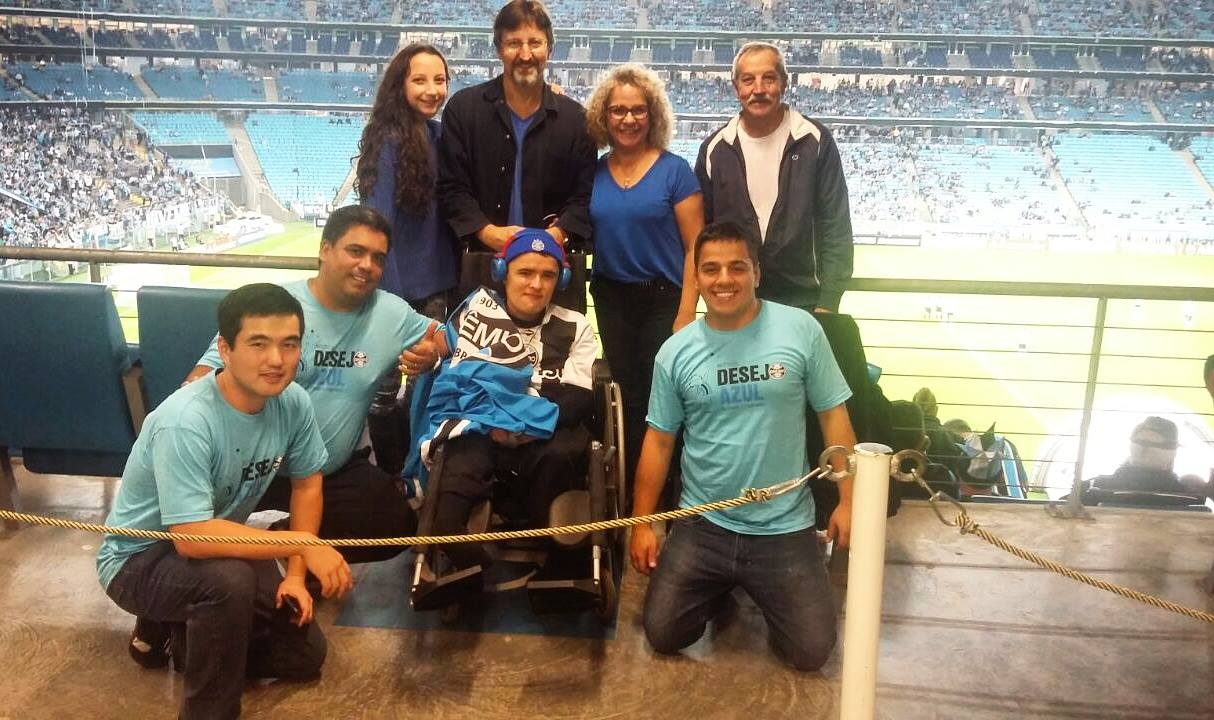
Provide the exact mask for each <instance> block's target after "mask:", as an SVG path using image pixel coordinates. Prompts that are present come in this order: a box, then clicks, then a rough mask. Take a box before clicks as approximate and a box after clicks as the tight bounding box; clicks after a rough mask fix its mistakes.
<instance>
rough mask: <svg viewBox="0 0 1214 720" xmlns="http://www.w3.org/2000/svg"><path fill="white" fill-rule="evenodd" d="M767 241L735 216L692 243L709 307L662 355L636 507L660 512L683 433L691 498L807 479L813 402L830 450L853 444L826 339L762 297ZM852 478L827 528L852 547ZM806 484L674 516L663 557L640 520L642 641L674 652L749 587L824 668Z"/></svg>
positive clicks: (815, 544)
mask: <svg viewBox="0 0 1214 720" xmlns="http://www.w3.org/2000/svg"><path fill="white" fill-rule="evenodd" d="M758 256H759V242H758V240H757V239H755V238H752V237H750V236H749V234H748V233H747V231H746V230H745V229H743V228H742V227H740V226H739V225H737V224H734V223H718V224H715V225H710V226H709V227H707V228H705V229H704V231H703V232H702V233H701V234H700V236H699V238H697V239H696V244H695V256H694V261H695V268H696V283H697V285H698V286H699V292H700V295H701V297H703V298H704V303H705V305H706V306H707V308H708V312H707V314H706V315H705V316H704V317H703V318H700V319H699V320H696V321H695V322H693V323H692V324H690V325H688V326H686V327H685V328H683V329H682V330H680V331H679V332H677V333H675V335H674V336H672V337H671V338H670V339H669V340H667V341H666V343H665V344H663V345H662V349H661V350H660V351H659V352H658V355H657V359H656V361H655V363H654V368H653V386H652V391H651V393H650V397H649V415H648V418H647V420H648V423H649V429H648V431H647V432H646V435H645V442H644V445H643V446H642V448H641V458H640V462H639V463H638V465H637V472H636V488H635V501H634V513H635V514H636V515H646V514H649V513H651V512H653V511H654V509H655V508H656V507H657V502H658V498H659V496H660V495H661V491H662V485H663V483H664V482H665V478H666V473H667V470H668V468H669V466H670V459H671V454H672V452H673V450H674V447H675V435H676V434H677V433H678V431H679V430H680V429H682V430H683V440H684V447H683V455H682V473H683V493H682V497H680V498H679V505H680V506H681V507H691V506H693V505H698V504H701V503H706V502H711V501H714V500H722V499H727V498H733V497H737V496H738V495H739V494H741V493H742V492H743V491H744V490H745V489H746V488H749V487H766V486H768V485H773V484H775V483H779V482H783V481H785V480H789V479H791V478H795V477H799V476H801V475H804V474H805V473H806V472H807V471H808V468H809V464H808V462H807V460H806V457H805V452H806V451H805V422H806V420H805V418H806V414H807V412H809V411H810V410H811V409H812V410H813V411H814V413H815V414H816V416H817V421H818V423H819V424H820V425H821V428H822V436H823V438H824V439H825V441H826V445H827V446H830V445H842V446H844V447H846V448H848V449H850V448H851V447H852V446H853V445H855V443H856V438H855V433H854V432H853V430H852V427H851V420H850V419H849V418H848V415H847V407H846V406H845V405H844V402H845V401H846V400H847V399H848V398H849V397H850V396H851V391H850V390H849V389H848V387H847V383H846V382H845V381H844V380H843V375H842V373H841V372H840V371H839V367H838V365H837V364H836V363H835V359H834V356H833V355H832V354H831V351H830V346H829V345H828V343H827V340H826V336H825V335H824V334H823V332H822V329H821V327H820V326H819V325H818V323H817V322H816V321H815V320H814V319H813V318H812V317H810V315H809V314H808V313H806V312H805V311H803V310H798V309H796V308H791V307H788V306H785V305H780V304H777V303H774V302H771V301H769V300H762V301H760V300H759V299H758V298H757V297H756V296H755V288H756V287H758V284H759V261H758ZM851 490H852V488H851V480H850V478H848V479H846V480H844V481H842V482H840V483H839V496H840V498H839V507H838V508H837V509H836V510H835V512H834V513H833V514H832V515H831V518H830V528H829V535H830V536H831V537H832V538H833V539H835V540H836V542H837V543H838V545H839V546H840V547H846V545H847V540H848V534H849V531H850V528H851V494H852V493H851ZM813 524H814V505H813V495H812V494H811V493H810V491H809V488H808V487H807V486H802V487H800V488H798V489H797V490H795V491H793V492H789V493H786V494H784V495H780V496H778V497H776V498H774V499H772V500H771V501H769V502H764V503H754V504H750V505H743V506H741V507H737V508H731V509H728V510H724V511H720V512H714V513H708V514H706V515H703V516H695V517H691V518H686V519H683V520H678V521H675V523H674V525H673V526H672V527H671V530H670V533H669V534H668V536H667V538H666V543H665V545H664V546H663V547H662V549H661V553H660V554H659V552H658V540H657V537H656V536H655V535H654V532H653V530H652V529H651V528H650V527H648V526H645V525H640V526H637V527H635V528H633V531H632V541H631V551H630V552H631V556H632V564H633V567H635V568H636V569H637V570H638V571H639V572H641V573H644V574H647V575H651V577H650V580H649V588H648V590H647V592H646V594H645V609H644V625H645V636H646V637H647V638H648V640H649V643H650V645H652V646H653V648H654V649H655V650H657V651H658V652H660V653H676V652H678V651H679V650H681V649H683V648H685V647H687V646H688V645H691V644H692V643H694V642H695V641H696V640H698V639H699V638H700V636H701V635H703V634H704V629H705V626H706V624H707V622H708V621H709V620H711V619H712V618H713V617H715V616H716V615H717V614H718V613H719V612H720V611H721V610H722V609H723V608H724V606H725V604H726V602H727V598H728V596H729V594H730V592H731V591H732V590H733V589H734V588H735V587H741V588H742V589H743V590H745V591H746V593H747V594H748V595H749V596H750V597H751V599H753V600H754V602H755V604H756V605H758V607H759V609H760V610H761V611H762V613H763V617H764V618H765V619H766V620H767V625H768V629H769V631H770V644H771V646H772V648H773V649H774V650H775V652H776V654H777V655H778V656H779V657H780V658H781V659H782V660H783V661H784V662H785V663H787V664H788V665H790V666H792V667H794V668H796V669H798V670H817V669H818V668H820V667H821V666H822V665H823V664H824V663H825V662H826V660H827V659H828V658H829V657H830V653H831V651H832V650H833V648H834V645H835V639H836V628H835V625H836V619H835V606H834V599H833V598H832V596H831V590H830V585H829V582H828V579H827V574H826V568H825V564H824V562H823V557H822V549H821V547H820V545H819V541H818V536H817V533H816V532H815V531H814V528H813Z"/></svg>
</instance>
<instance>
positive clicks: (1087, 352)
mask: <svg viewBox="0 0 1214 720" xmlns="http://www.w3.org/2000/svg"><path fill="white" fill-rule="evenodd" d="M3 259H11V260H26V261H60V262H62V261H72V262H76V263H87V264H88V266H89V275H90V278H92V279H93V280H94V281H95V282H99V281H101V279H102V277H103V275H102V272H101V268H102V267H103V266H104V265H106V264H118V263H141V264H163V265H187V266H209V267H230V268H263V269H286V270H301V271H308V270H315V269H316V267H317V260H316V258H314V257H288V256H269V255H233V254H223V255H215V254H206V253H177V252H140V251H122V250H120V251H111V250H84V249H72V248H27V247H13V246H0V260H3ZM872 293H877V294H880V295H879V297H881V298H882V300H883V301H884V300H885V298H884V296H886V295H888V294H898V295H901V296H908V295H919V296H924V297H931V298H935V299H937V300H938V299H939V298H941V297H954V298H960V302H962V303H965V302H973V301H975V299H976V298H979V297H981V298H986V299H988V300H990V299H999V298H1016V297H1019V298H1038V299H1044V298H1054V299H1059V300H1060V301H1069V302H1072V303H1075V302H1080V303H1082V302H1084V301H1086V304H1084V305H1083V306H1082V307H1071V308H1070V309H1069V310H1067V312H1065V313H1063V314H1064V315H1065V317H1062V318H1054V317H1029V318H1010V319H997V318H978V319H957V320H952V319H950V320H947V321H943V320H941V319H940V318H930V317H928V318H924V317H919V318H914V317H905V316H904V317H901V318H898V317H891V313H888V312H886V313H880V312H879V313H876V314H871V313H865V312H862V311H861V312H853V314H854V315H855V316H856V319H857V322H858V323H859V324H860V326H861V329H862V330H863V331H864V337H865V338H866V340H867V341H868V344H867V345H866V347H867V349H868V353H869V357H870V359H872V358H874V357H877V358H878V359H884V362H883V363H878V364H884V365H885V366H886V369H885V377H886V378H889V379H891V384H898V385H900V386H901V389H902V390H903V391H904V392H905V391H907V390H908V389H909V388H911V387H912V386H913V385H920V384H923V385H931V384H933V383H936V382H941V383H952V384H953V385H954V386H956V385H958V383H960V384H962V385H964V384H965V383H968V382H972V383H982V382H988V383H991V382H994V383H1023V384H1033V385H1047V386H1052V387H1057V388H1060V390H1058V391H1056V392H1051V393H1049V395H1050V396H1051V400H1053V399H1054V398H1063V399H1062V400H1061V401H1051V402H1041V401H1034V402H1032V403H1025V404H1021V405H1012V404H1008V403H1004V404H1000V403H998V402H989V401H988V399H987V398H983V397H980V396H979V397H954V398H942V399H941V401H940V404H941V406H945V407H949V408H953V409H959V410H962V411H970V412H973V413H975V414H981V413H982V412H987V413H992V412H997V411H1000V410H1003V411H1010V410H1013V409H1014V410H1016V411H1020V412H1024V411H1028V412H1033V413H1040V414H1051V413H1052V414H1054V415H1058V414H1068V413H1069V414H1074V413H1078V414H1079V423H1078V427H1077V428H1075V431H1074V432H1069V431H1068V432H1064V433H1059V432H1057V431H1054V432H1042V430H1045V429H1046V428H1045V427H1042V428H1041V429H1040V430H1039V429H1035V428H1029V427H1020V428H1016V429H1014V430H1006V429H1005V430H1001V433H1002V434H1004V435H1006V436H1009V437H1013V438H1017V439H1018V440H1023V441H1025V442H1026V444H1028V443H1030V442H1031V443H1033V444H1034V445H1040V444H1041V443H1040V442H1039V441H1040V439H1041V438H1042V437H1047V438H1054V439H1058V438H1064V439H1066V440H1069V441H1073V440H1075V439H1077V441H1078V448H1077V449H1076V450H1075V452H1074V455H1073V456H1071V454H1070V448H1069V447H1067V448H1065V450H1066V452H1065V453H1064V456H1063V457H1057V456H1050V457H1044V456H1039V455H1040V454H1039V453H1036V452H1034V453H1033V454H1032V456H1030V457H1025V458H1024V460H1025V462H1026V463H1027V464H1029V465H1034V466H1037V467H1046V468H1048V465H1049V464H1050V463H1058V464H1061V465H1062V466H1064V467H1065V466H1067V465H1071V466H1073V468H1074V473H1073V478H1072V482H1070V483H1069V486H1070V487H1069V489H1070V493H1069V499H1068V500H1067V504H1066V508H1065V509H1064V514H1068V515H1079V514H1081V512H1082V511H1081V498H1080V492H1079V490H1080V487H1081V484H1082V481H1083V479H1084V474H1085V470H1084V462H1085V457H1086V456H1088V448H1089V439H1090V434H1091V430H1092V422H1093V417H1094V414H1095V413H1096V412H1097V399H1098V396H1099V392H1100V390H1101V389H1102V388H1114V387H1116V388H1121V387H1125V386H1132V387H1134V388H1141V389H1156V390H1163V389H1171V390H1176V391H1179V392H1189V391H1190V389H1192V390H1194V391H1195V390H1196V389H1197V388H1199V387H1200V384H1199V383H1198V376H1199V373H1198V372H1197V371H1196V370H1195V371H1194V372H1193V373H1192V374H1191V376H1189V375H1188V374H1187V372H1186V374H1185V375H1184V376H1183V377H1171V376H1167V377H1161V376H1159V374H1158V373H1154V374H1148V375H1147V377H1144V378H1142V380H1141V381H1134V382H1128V381H1117V380H1116V379H1115V378H1114V379H1111V380H1110V379H1105V380H1102V379H1101V369H1102V367H1103V365H1102V362H1103V363H1107V362H1109V361H1113V360H1121V359H1127V360H1131V361H1133V362H1138V363H1142V362H1144V361H1145V362H1148V363H1164V362H1174V361H1182V362H1183V363H1187V364H1191V365H1193V366H1195V367H1199V366H1200V364H1201V361H1202V360H1203V359H1204V356H1205V355H1206V354H1208V353H1209V351H1210V350H1212V349H1214V344H1211V343H1205V342H1204V339H1205V338H1207V337H1208V338H1212V339H1214V326H1211V327H1208V328H1202V327H1186V328H1178V327H1171V328H1163V329H1161V328H1158V327H1154V326H1151V325H1149V324H1148V325H1138V326H1135V325H1130V324H1126V323H1125V322H1123V321H1119V322H1116V323H1110V319H1109V318H1110V315H1109V312H1110V303H1117V302H1122V301H1134V302H1152V301H1171V302H1175V301H1181V302H1185V303H1211V304H1214V287H1148V286H1129V285H1088V284H1083V283H1036V282H995V281H953V280H913V279H912V280H901V279H886V278H855V279H853V280H852V281H851V284H850V286H849V289H848V294H847V295H846V296H845V307H844V309H845V310H849V308H848V307H847V305H848V303H849V302H852V301H857V300H859V299H861V298H863V296H864V295H866V294H872ZM1009 302H1011V301H1010V300H1009ZM857 304H859V305H864V303H863V302H858V303H857ZM869 304H870V305H872V303H869ZM883 304H885V305H886V306H888V303H887V302H883ZM929 304H930V303H929ZM907 305H913V301H911V302H906V301H903V300H900V301H899V303H898V304H897V306H899V307H903V308H904V307H905V306H907ZM889 307H894V306H889ZM903 315H906V313H905V312H903ZM891 323H897V324H905V325H907V326H909V327H910V328H912V329H914V328H922V327H928V326H933V327H935V329H936V330H940V329H941V328H944V329H945V330H948V331H950V332H953V333H954V335H956V336H958V337H961V338H966V339H967V342H966V343H964V344H962V343H953V344H952V345H951V346H950V345H947V344H946V343H942V342H935V343H932V342H918V341H914V340H911V341H906V340H903V341H901V342H899V341H898V340H897V338H896V337H895V338H893V339H891V338H890V336H891V335H898V333H891V332H889V329H890V327H892V326H891V325H890V324H891ZM1047 331H1049V332H1052V333H1054V334H1061V335H1063V336H1065V337H1066V338H1067V343H1068V344H1067V347H1065V348H1063V349H1058V348H1052V347H1046V348H1044V349H1036V348H1025V347H1022V346H1021V347H1015V346H1013V345H1014V344H1012V343H1003V344H1000V343H993V344H992V343H987V344H985V345H984V344H982V343H981V342H978V341H977V340H975V341H974V342H969V340H968V338H970V337H976V336H978V335H981V334H983V333H984V332H985V334H987V335H990V334H991V333H999V332H1008V333H1023V332H1039V333H1045V332H1047ZM1110 332H1112V333H1118V334H1120V335H1125V334H1126V333H1127V332H1144V333H1150V332H1168V333H1188V334H1194V335H1196V337H1197V338H1198V341H1197V342H1196V344H1198V345H1201V346H1202V347H1204V348H1205V350H1204V351H1202V352H1200V353H1196V354H1191V355H1187V356H1186V355H1177V354H1176V353H1171V354H1169V353H1162V352H1161V353H1152V352H1151V350H1150V347H1149V346H1146V347H1144V349H1143V351H1142V352H1136V353H1126V352H1124V351H1122V352H1110V351H1108V350H1107V349H1106V347H1105V345H1106V336H1107V333H1110ZM901 335H902V336H903V337H905V336H906V335H907V333H905V332H904V333H901ZM912 335H913V333H912ZM1122 343H1123V344H1124V338H1122ZM1045 344H1047V345H1048V343H1045ZM910 354H914V356H915V357H916V358H917V361H916V362H899V361H898V358H899V357H903V358H905V357H906V356H908V355H910ZM957 354H961V355H962V356H963V357H966V358H983V357H988V358H989V357H1001V358H1004V361H1003V362H1001V363H992V364H1004V365H1006V364H1008V363H1007V362H1006V359H1007V358H1012V359H1013V361H1018V362H1020V364H1022V365H1024V364H1028V360H1030V359H1036V360H1042V361H1044V362H1046V363H1048V364H1053V365H1065V364H1069V365H1070V366H1071V367H1072V368H1078V367H1079V366H1080V364H1082V365H1083V368H1084V369H1083V370H1077V369H1073V370H1072V371H1071V372H1070V373H1069V374H1068V373H1066V372H1058V373H1048V376H1045V375H1047V374H1040V375H1035V374H1034V371H1033V370H1032V369H1029V370H1028V371H1025V372H1019V373H1013V374H1007V373H1004V374H991V373H984V372H982V371H981V370H980V369H974V370H973V371H970V372H965V373H961V372H948V373H938V372H934V371H931V370H927V369H924V367H925V366H927V367H935V366H936V364H937V363H941V364H947V363H945V362H944V361H940V360H928V361H927V362H925V361H924V358H937V359H939V358H952V360H950V361H949V362H953V363H954V364H955V362H956V360H955V358H956V356H957ZM966 362H969V361H966ZM974 362H975V364H976V362H977V361H974ZM910 365H917V366H918V367H909V366H910ZM1165 375H1166V373H1165ZM1080 387H1081V388H1082V390H1083V394H1082V401H1081V402H1078V403H1075V402H1072V403H1070V404H1068V403H1067V402H1066V401H1065V395H1066V393H1065V392H1063V391H1062V390H1066V391H1069V392H1071V394H1072V395H1073V394H1074V391H1075V390H1076V389H1078V388H1080ZM909 391H910V392H913V389H911V390H909ZM1201 394H1202V396H1204V389H1202V390H1201ZM893 397H895V395H894V393H892V392H891V398H893ZM1195 407H1196V404H1195V403H1193V404H1191V408H1190V410H1189V411H1188V414H1190V415H1192V416H1194V417H1199V418H1203V420H1202V422H1203V423H1204V422H1205V421H1204V418H1208V417H1211V414H1210V413H1204V412H1200V411H1198V410H1196V409H1193V408H1195ZM1106 411H1107V408H1106ZM1127 412H1129V410H1127ZM1141 414H1143V415H1145V414H1149V413H1147V412H1146V411H1142V412H1141ZM1057 424H1058V423H1055V425H1057ZM1067 424H1068V425H1070V423H1067ZM1206 426H1207V427H1208V423H1207V424H1206ZM974 429H975V430H981V429H984V427H983V428H979V427H974ZM1207 442H1209V441H1207ZM1125 444H1126V445H1128V439H1127V441H1126V443H1125ZM1037 489H1039V490H1041V491H1045V492H1047V494H1048V495H1061V494H1062V492H1063V488H1061V487H1050V486H1044V485H1042V486H1039V487H1038V488H1037ZM1051 490H1052V491H1056V492H1052V493H1050V492H1049V491H1051Z"/></svg>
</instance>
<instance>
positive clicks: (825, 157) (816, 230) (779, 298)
mask: <svg viewBox="0 0 1214 720" xmlns="http://www.w3.org/2000/svg"><path fill="white" fill-rule="evenodd" d="M786 112H788V113H790V114H791V118H790V122H791V135H790V137H789V140H788V144H787V145H786V146H785V148H784V155H783V157H782V159H781V161H780V167H779V170H778V172H779V173H780V183H779V194H778V196H777V198H776V204H775V207H774V208H773V209H772V213H771V220H770V221H769V222H768V226H767V235H766V237H765V239H764V242H763V250H762V253H761V254H760V256H759V264H760V267H761V271H762V277H761V279H760V283H759V297H761V298H765V299H769V300H773V301H775V302H779V303H783V304H785V305H792V306H794V307H799V308H802V309H804V310H813V308H814V306H822V307H825V308H828V309H830V310H835V311H837V310H838V309H839V300H840V299H841V298H842V297H843V291H844V290H846V289H847V282H848V280H850V279H851V274H852V254H853V250H852V227H851V211H850V208H849V206H848V201H847V183H846V181H845V180H844V178H843V165H842V162H841V160H840V158H839V148H838V146H837V145H836V144H835V139H834V137H833V136H832V135H831V134H830V131H829V130H827V129H826V126H825V125H823V124H822V123H820V122H818V121H817V120H812V119H809V118H806V117H804V116H803V115H801V114H800V113H799V112H797V111H796V110H793V109H792V108H787V109H786ZM739 122H740V117H734V118H733V119H732V120H730V121H729V122H728V123H726V124H725V125H724V126H723V127H722V128H720V129H719V130H717V131H716V132H714V133H713V134H712V135H709V136H708V138H706V139H705V140H704V143H703V144H702V145H701V146H700V154H699V157H698V158H697V160H696V176H697V177H698V178H699V179H700V186H701V188H702V189H703V191H704V217H705V220H706V221H707V222H709V223H714V222H723V221H727V220H728V221H733V222H736V223H738V224H740V225H742V226H743V227H747V228H749V229H750V230H751V232H752V233H754V235H755V237H763V235H762V234H761V233H760V232H759V220H758V214H757V213H756V212H755V209H754V205H753V204H752V203H751V201H750V191H749V189H748V188H747V185H746V161H745V159H744V158H743V156H742V147H741V145H740V144H739V142H738V133H739V128H738V124H739Z"/></svg>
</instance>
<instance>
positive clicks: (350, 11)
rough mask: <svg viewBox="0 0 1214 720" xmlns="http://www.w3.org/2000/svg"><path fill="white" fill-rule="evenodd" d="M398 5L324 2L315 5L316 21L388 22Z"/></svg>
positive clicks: (374, 0) (391, 0)
mask: <svg viewBox="0 0 1214 720" xmlns="http://www.w3.org/2000/svg"><path fill="white" fill-rule="evenodd" d="M399 4H400V3H399V2H397V1H396V0H326V1H325V2H318V3H316V19H317V20H348V21H350V22H388V21H390V20H391V19H392V11H393V10H394V9H395V8H396V6H397V5H399Z"/></svg>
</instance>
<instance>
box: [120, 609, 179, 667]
mask: <svg viewBox="0 0 1214 720" xmlns="http://www.w3.org/2000/svg"><path fill="white" fill-rule="evenodd" d="M169 627H170V626H169V623H162V622H154V621H152V620H146V619H144V618H135V629H134V630H133V631H132V632H131V641H130V642H129V643H128V644H127V652H129V653H130V655H131V659H133V660H134V661H135V662H136V663H138V664H139V666H140V667H145V668H148V669H151V670H154V669H157V668H162V667H165V666H166V665H168V664H169V636H170V634H171V633H170V630H169Z"/></svg>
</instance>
